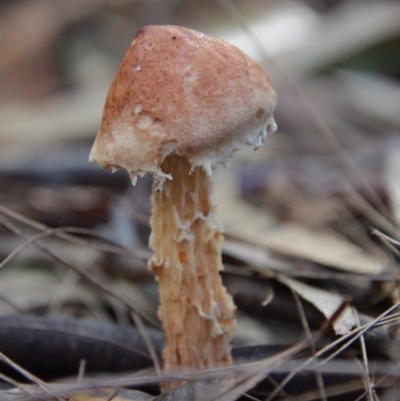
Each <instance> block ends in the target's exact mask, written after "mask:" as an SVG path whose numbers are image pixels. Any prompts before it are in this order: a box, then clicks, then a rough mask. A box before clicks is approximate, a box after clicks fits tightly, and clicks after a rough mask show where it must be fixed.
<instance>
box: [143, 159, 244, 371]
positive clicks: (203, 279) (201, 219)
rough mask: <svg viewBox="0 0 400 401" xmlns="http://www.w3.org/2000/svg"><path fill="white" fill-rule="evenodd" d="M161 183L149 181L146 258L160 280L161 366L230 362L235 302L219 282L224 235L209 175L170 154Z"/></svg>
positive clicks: (169, 368) (178, 367) (195, 366)
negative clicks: (149, 253) (148, 255)
mask: <svg viewBox="0 0 400 401" xmlns="http://www.w3.org/2000/svg"><path fill="white" fill-rule="evenodd" d="M162 170H163V172H165V173H166V174H171V176H172V177H173V179H172V180H166V181H165V183H164V185H163V188H162V189H161V190H159V191H157V183H154V184H153V195H152V201H153V215H152V219H151V228H152V236H151V239H150V246H151V248H152V249H153V250H154V252H155V254H154V256H153V257H152V258H151V260H150V261H149V268H150V270H152V271H153V272H154V273H155V274H156V276H157V280H158V282H159V291H160V308H159V316H160V319H161V321H162V323H163V328H164V332H165V336H166V343H167V345H166V348H165V349H164V351H163V357H164V364H165V365H164V368H165V369H166V370H167V371H168V370H169V371H171V370H179V369H182V368H200V369H204V368H211V367H217V366H226V365H230V364H231V363H232V357H231V348H230V340H231V338H232V335H233V332H234V330H235V325H236V321H235V306H234V304H233V301H232V298H231V297H230V295H229V294H228V293H227V292H226V290H225V287H224V286H223V284H222V281H221V276H220V274H219V271H220V270H222V268H223V266H222V262H221V242H222V240H223V235H222V234H221V231H220V228H219V227H218V225H217V224H216V222H215V221H214V203H213V201H212V199H211V196H210V195H211V194H210V192H211V180H210V178H209V177H207V175H206V174H205V172H204V171H203V170H202V169H201V168H195V169H194V171H193V172H192V173H191V174H189V171H190V165H189V163H188V161H187V160H186V159H185V158H183V157H180V156H169V157H167V158H166V159H165V161H164V163H163V164H162Z"/></svg>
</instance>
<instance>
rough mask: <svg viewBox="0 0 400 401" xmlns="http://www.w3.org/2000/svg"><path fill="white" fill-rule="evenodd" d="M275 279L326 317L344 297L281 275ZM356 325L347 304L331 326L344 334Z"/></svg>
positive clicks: (330, 314) (338, 332)
mask: <svg viewBox="0 0 400 401" xmlns="http://www.w3.org/2000/svg"><path fill="white" fill-rule="evenodd" d="M277 280H278V281H280V282H281V283H282V284H284V285H286V286H287V287H289V288H290V289H292V290H293V291H295V292H297V294H299V295H300V297H302V298H303V299H305V300H306V301H308V302H310V303H311V304H313V305H314V306H315V307H316V308H317V309H318V310H319V311H320V312H321V313H322V314H323V315H324V316H325V317H326V318H327V319H330V318H331V317H332V316H333V314H334V313H335V312H336V311H337V310H338V308H339V306H340V305H341V304H342V303H343V301H344V298H343V297H342V296H341V295H339V294H335V293H333V292H329V291H326V290H322V289H320V288H316V287H312V286H310V285H308V284H304V283H302V282H300V281H297V280H294V279H292V278H289V277H285V276H283V275H281V276H279V277H277ZM356 325H357V322H356V320H355V317H354V314H353V311H352V309H351V308H350V307H349V306H347V307H346V308H345V310H344V312H343V313H342V314H341V315H340V317H339V318H338V319H336V320H335V322H334V323H333V328H334V330H335V333H336V334H338V335H345V334H347V333H349V331H350V330H351V329H352V328H354V327H355V326H356Z"/></svg>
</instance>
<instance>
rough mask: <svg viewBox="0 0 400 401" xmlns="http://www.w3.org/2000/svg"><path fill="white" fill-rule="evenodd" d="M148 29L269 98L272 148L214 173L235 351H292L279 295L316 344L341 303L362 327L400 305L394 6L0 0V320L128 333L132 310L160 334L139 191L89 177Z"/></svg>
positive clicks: (146, 191)
mask: <svg viewBox="0 0 400 401" xmlns="http://www.w3.org/2000/svg"><path fill="white" fill-rule="evenodd" d="M147 24H176V25H183V26H186V27H189V28H193V29H196V30H199V31H202V32H204V33H206V34H209V35H212V36H216V37H218V38H221V39H224V40H226V41H228V42H230V43H232V44H234V45H236V46H238V47H239V48H240V49H242V50H243V51H244V52H245V53H247V54H248V55H249V56H250V57H252V58H253V59H254V60H256V61H257V62H258V63H259V64H260V65H261V66H262V67H263V68H264V69H265V71H267V73H268V74H269V75H270V77H271V79H272V81H273V83H274V86H275V88H276V91H277V93H278V107H277V110H276V114H275V118H276V121H277V124H278V127H279V129H278V132H277V133H276V134H275V135H274V136H273V137H269V138H268V139H267V141H266V143H265V145H264V146H263V147H262V148H261V149H259V150H258V151H257V152H253V151H252V150H251V149H245V150H243V151H241V152H238V153H237V154H235V157H234V158H233V160H232V162H231V166H230V168H229V169H226V170H225V169H223V168H222V167H221V166H220V167H219V168H218V169H217V172H216V174H215V180H216V182H217V185H216V187H217V190H216V196H217V199H218V216H219V217H218V218H219V219H220V220H221V221H222V223H223V224H224V226H225V229H226V243H225V246H224V261H225V265H226V272H225V274H224V280H225V283H226V285H227V287H228V289H229V291H230V292H231V293H232V294H233V296H234V298H235V301H236V302H237V304H238V307H239V327H238V333H237V337H236V339H235V343H236V344H238V345H254V344H260V343H271V344H276V343H278V342H279V343H290V342H292V341H294V340H295V339H297V338H299V336H302V333H303V328H302V325H301V323H300V321H299V318H298V312H297V311H296V307H295V306H294V305H295V304H294V301H293V297H292V295H291V292H290V291H288V289H289V290H292V291H296V292H298V293H300V294H302V297H303V300H305V301H306V304H307V305H308V307H309V309H310V310H309V315H308V316H309V319H310V321H311V326H312V325H313V324H314V327H315V325H318V324H320V322H321V319H322V316H325V317H329V316H330V315H331V314H332V313H333V311H334V309H335V305H336V307H337V306H338V305H339V304H340V302H341V301H342V300H343V299H344V298H346V297H348V296H350V297H351V299H352V302H353V305H354V306H355V307H356V308H357V310H359V312H360V313H361V314H363V316H364V317H365V319H366V320H365V321H367V320H368V318H372V317H374V316H376V315H377V314H379V313H380V312H382V311H383V310H385V308H387V307H388V306H390V305H392V304H393V303H394V302H397V301H398V299H399V294H398V292H397V281H396V280H397V279H398V266H397V264H396V263H397V259H396V258H397V249H396V246H397V243H396V242H395V241H396V240H400V235H399V228H398V224H399V218H400V190H399V188H400V135H399V134H400V2H398V1H384V0H292V1H289V0H280V1H272V0H145V1H135V0H113V1H107V0H68V1H63V0H1V1H0V188H1V190H0V208H1V209H0V217H1V219H0V256H1V259H2V260H3V263H2V264H1V267H2V270H1V271H0V314H1V315H7V314H28V315H32V314H33V315H46V316H47V315H57V316H59V315H63V316H73V317H87V318H90V319H92V320H96V321H112V322H118V323H120V324H122V325H124V324H133V323H132V315H131V310H130V308H129V305H131V306H132V305H134V308H135V310H136V312H138V311H139V312H138V313H139V314H142V315H143V316H146V317H148V318H149V321H151V320H153V321H154V320H156V319H157V317H156V310H157V289H156V285H155V283H154V280H153V277H152V276H151V274H150V273H149V272H147V270H146V259H147V257H148V256H149V254H150V252H149V250H148V248H147V241H148V235H149V227H148V220H149V214H150V201H149V195H150V187H151V178H150V177H145V178H143V179H140V180H139V182H138V184H137V185H136V186H135V187H133V186H132V185H131V184H130V182H129V179H128V175H127V174H126V173H125V172H122V171H119V172H117V173H115V174H110V172H104V171H102V170H101V169H100V168H99V167H98V166H97V165H91V164H89V163H88V155H89V151H90V147H91V144H92V142H93V140H94V138H95V135H96V132H97V129H98V127H99V123H100V120H101V115H102V108H103V104H104V100H105V97H106V94H107V90H108V87H109V85H110V83H111V80H112V79H113V76H114V74H115V72H116V70H117V68H118V66H119V63H120V61H121V59H122V58H123V56H124V53H125V51H126V50H127V48H128V47H129V45H130V43H131V41H132V40H133V38H134V37H135V35H136V32H137V31H138V30H139V29H140V28H141V27H142V26H144V25H147ZM13 213H16V214H13ZM72 226H73V227H76V229H75V231H74V230H73V229H65V227H72ZM60 227H64V229H60ZM51 229H53V230H51ZM57 230H58V231H57ZM68 230H69V231H68ZM86 230H92V231H86ZM73 234H77V235H78V236H77V237H76V236H73ZM96 235H97V236H98V237H97V239H96V238H95V237H96ZM35 236H36V237H35ZM38 236H39V237H38ZM99 236H101V237H102V239H101V240H100V239H99ZM45 237H46V238H45ZM28 238H31V243H30V244H29V243H27V242H26V241H27V239H28ZM32 238H33V239H32ZM105 239H107V240H109V241H113V243H112V244H110V242H106V241H105ZM39 240H40V241H39ZM39 242H40V244H45V246H46V247H47V249H49V250H51V252H53V253H54V254H56V255H58V257H59V258H61V259H62V260H63V261H65V263H64V264H63V263H62V262H60V260H55V258H54V257H52V256H51V255H50V256H49V254H45V253H43V250H41V249H38V248H37V247H36V246H35V245H37V244H38V243H39ZM117 244H118V246H117ZM119 245H121V246H123V247H125V248H124V249H123V248H120V247H119ZM127 249H128V250H129V252H128V251H127ZM53 256H54V255H53ZM71 266H72V268H74V269H75V271H74V270H71ZM82 272H84V273H82ZM82 275H83V278H82ZM85 275H86V276H85ZM89 276H90V277H95V278H96V280H99V281H101V282H102V283H103V286H105V287H106V289H107V290H108V293H105V292H104V291H103V290H104V288H101V289H100V290H99V287H98V286H96V285H94V284H93V279H90V277H89ZM285 291H286V292H285ZM318 291H319V292H318ZM115 294H119V295H120V296H122V297H124V299H125V300H129V303H128V304H129V305H128V304H127V303H125V304H124V303H123V302H122V303H121V302H120V300H116V298H115ZM121 294H122V295H121ZM324 297H326V299H327V302H326V304H328V303H329V302H328V300H331V301H332V300H333V301H334V302H333V301H332V302H333V305H334V306H333V307H332V306H331V307H330V308H331V309H329V307H328V306H327V307H326V308H325V307H324V306H323V305H322V304H324V301H321V300H325V298H324ZM313 300H314V301H313ZM335 302H336V303H335ZM262 304H263V305H264V306H262ZM315 304H317V305H315ZM127 305H128V306H127ZM321 305H322V306H321ZM285 308H286V309H285ZM332 308H333V309H332ZM282 310H283V311H284V312H283V313H282ZM136 312H135V313H136ZM313 313H314V315H313ZM313 319H314V320H313ZM350 320H351V319H350ZM312 322H314V323H312ZM353 324H354V321H352V323H348V322H347V323H346V322H341V325H340V327H339V326H338V327H336V329H337V333H338V332H340V330H342V331H343V330H344V331H346V330H348V329H350V328H351V327H352V325H353Z"/></svg>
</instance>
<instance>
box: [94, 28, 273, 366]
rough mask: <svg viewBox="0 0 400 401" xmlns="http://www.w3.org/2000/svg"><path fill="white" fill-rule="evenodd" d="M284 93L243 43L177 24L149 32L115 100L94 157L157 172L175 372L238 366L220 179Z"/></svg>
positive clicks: (140, 37)
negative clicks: (225, 271)
mask: <svg viewBox="0 0 400 401" xmlns="http://www.w3.org/2000/svg"><path fill="white" fill-rule="evenodd" d="M275 106H276V93H275V91H274V89H273V86H272V84H271V81H270V79H269V78H268V76H267V75H266V74H265V73H264V71H263V70H262V69H261V68H260V67H259V66H258V65H257V64H256V63H255V62H254V61H252V60H251V59H250V58H249V57H247V56H246V55H245V54H244V53H242V52H241V51H240V50H239V49H237V48H236V47H235V46H232V45H230V44H228V43H226V42H224V41H222V40H219V39H215V38H212V37H209V36H207V35H204V34H202V33H200V32H196V31H193V30H191V29H187V28H183V27H178V26H147V27H144V28H143V29H141V30H140V31H139V32H138V34H137V36H136V38H135V40H134V41H133V42H132V44H131V46H130V48H129V50H128V51H127V53H126V55H125V57H124V59H123V61H122V63H121V66H120V67H119V70H118V72H117V74H116V76H115V78H114V81H113V82H112V84H111V87H110V90H109V92H108V95H107V99H106V103H105V107H104V114H103V118H102V122H101V127H100V130H99V132H98V134H97V137H96V140H95V142H94V145H93V148H92V151H91V153H90V161H96V162H97V163H98V164H99V165H100V166H101V167H102V168H104V169H107V168H112V169H120V168H123V169H126V170H127V171H128V172H129V174H130V177H131V179H132V182H133V183H135V182H136V178H137V176H142V175H144V174H145V173H151V174H152V175H153V176H154V183H153V187H152V188H153V192H152V206H153V208H152V218H151V229H152V234H151V237H150V247H151V248H152V250H153V251H154V256H153V257H152V258H151V259H150V261H149V264H148V266H149V269H150V270H151V271H153V272H154V273H155V275H156V277H157V280H158V283H159V293H160V306H159V317H160V319H161V321H162V324H163V328H164V332H165V337H166V347H165V349H164V351H163V358H164V369H166V370H167V371H171V370H179V369H184V368H185V369H187V368H192V369H193V368H201V369H205V368H211V367H217V366H226V365H229V364H231V363H232V357H231V348H230V341H231V338H232V336H233V333H234V331H235V325H236V321H235V306H234V303H233V301H232V298H231V296H230V295H229V294H228V293H227V291H226V289H225V287H224V286H223V284H222V280H221V276H220V274H219V272H220V270H222V268H223V266H222V262H221V243H222V240H223V235H222V228H221V226H220V225H219V224H218V223H217V222H216V220H215V203H214V200H213V198H212V183H211V175H212V172H213V169H214V167H215V165H216V164H223V165H226V164H227V162H228V159H229V158H230V157H231V155H232V154H233V153H234V152H236V151H237V150H239V149H240V148H241V147H242V146H243V145H244V144H248V145H250V146H253V147H254V148H258V147H259V146H260V145H261V144H262V143H263V141H264V139H265V138H266V136H267V134H268V133H272V132H274V131H275V130H276V124H275V121H274V118H273V115H272V112H273V111H274V108H275Z"/></svg>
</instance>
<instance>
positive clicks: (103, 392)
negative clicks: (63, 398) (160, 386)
mask: <svg viewBox="0 0 400 401" xmlns="http://www.w3.org/2000/svg"><path fill="white" fill-rule="evenodd" d="M153 398H154V397H153V396H151V395H150V394H147V393H144V392H142V391H138V390H126V389H123V390H121V389H113V388H100V389H96V390H89V391H86V392H84V393H77V394H73V395H72V396H71V397H69V399H68V401H149V400H152V399H153Z"/></svg>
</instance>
